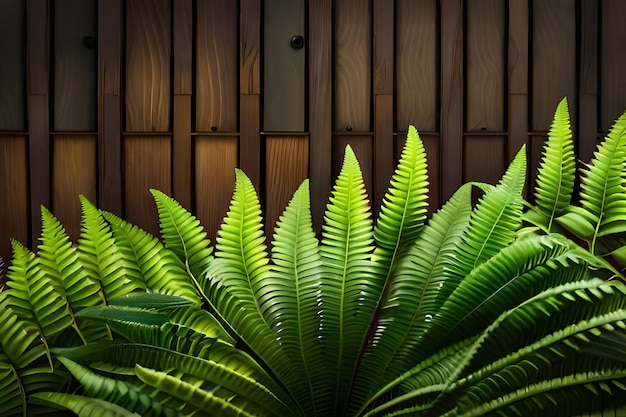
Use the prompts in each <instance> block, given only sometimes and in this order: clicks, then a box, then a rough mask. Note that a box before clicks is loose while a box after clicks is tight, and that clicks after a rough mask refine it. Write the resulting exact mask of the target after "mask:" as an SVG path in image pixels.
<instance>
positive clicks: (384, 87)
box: [373, 0, 395, 94]
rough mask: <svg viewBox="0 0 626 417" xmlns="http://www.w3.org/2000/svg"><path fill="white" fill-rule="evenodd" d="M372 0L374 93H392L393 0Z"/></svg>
mask: <svg viewBox="0 0 626 417" xmlns="http://www.w3.org/2000/svg"><path fill="white" fill-rule="evenodd" d="M373 1H374V4H373V8H374V11H373V14H374V27H373V33H374V39H373V40H374V45H373V47H374V94H393V85H394V84H393V71H394V67H393V60H394V56H393V50H394V3H395V0H373Z"/></svg>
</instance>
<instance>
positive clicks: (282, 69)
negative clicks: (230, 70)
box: [263, 0, 307, 132]
mask: <svg viewBox="0 0 626 417" xmlns="http://www.w3.org/2000/svg"><path fill="white" fill-rule="evenodd" d="M264 19H265V20H264V25H263V27H264V38H263V68H264V71H263V74H264V75H263V78H264V84H263V130H265V131H274V132H280V131H283V132H284V131H286V132H302V131H304V111H305V110H304V89H305V74H304V62H305V59H306V49H307V48H306V47H305V46H304V43H305V40H304V0H271V1H266V2H265V14H264ZM294 36H300V38H299V39H300V40H301V42H302V44H301V45H300V44H296V46H300V47H299V48H297V47H294V43H293V42H292V38H293V37H294Z"/></svg>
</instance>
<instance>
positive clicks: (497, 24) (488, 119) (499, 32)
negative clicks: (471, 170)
mask: <svg viewBox="0 0 626 417" xmlns="http://www.w3.org/2000/svg"><path fill="white" fill-rule="evenodd" d="M466 7H467V32H466V36H467V39H466V51H465V59H466V65H467V67H466V71H467V73H466V75H465V77H466V80H467V84H466V97H465V100H466V104H465V108H466V110H465V123H466V125H465V130H466V131H492V132H493V131H498V132H500V131H502V130H504V115H505V109H506V105H505V92H504V91H505V74H506V70H505V69H506V64H505V46H504V45H505V26H506V14H505V12H506V4H505V2H503V1H501V0H468V1H467V4H466Z"/></svg>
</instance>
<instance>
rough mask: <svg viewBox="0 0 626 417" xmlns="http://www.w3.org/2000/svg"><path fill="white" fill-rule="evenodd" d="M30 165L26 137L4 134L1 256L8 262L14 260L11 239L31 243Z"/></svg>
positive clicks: (0, 168)
mask: <svg viewBox="0 0 626 417" xmlns="http://www.w3.org/2000/svg"><path fill="white" fill-rule="evenodd" d="M27 165H28V164H27V146H26V139H25V138H24V137H19V136H15V137H13V136H0V195H2V196H3V197H2V198H1V199H0V230H2V233H0V259H4V262H5V263H6V264H8V263H9V261H10V260H11V242H10V239H11V238H13V239H17V240H18V241H20V242H22V243H23V244H25V245H26V244H28V239H29V233H28V227H29V224H28V223H29V219H28V213H29V210H28V168H27ZM37 220H39V219H37ZM0 270H1V268H0Z"/></svg>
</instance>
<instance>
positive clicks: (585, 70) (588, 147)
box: [570, 0, 626, 161]
mask: <svg viewBox="0 0 626 417" xmlns="http://www.w3.org/2000/svg"><path fill="white" fill-rule="evenodd" d="M580 7H581V13H580V19H581V23H580V25H581V29H580V32H581V33H580V86H579V88H578V103H579V114H580V122H579V126H578V158H579V159H580V160H582V161H590V160H591V157H592V155H593V151H594V150H595V148H596V142H597V132H598V17H599V11H598V7H599V5H598V2H597V1H591V0H582V2H581V5H580ZM624 10H626V8H625V9H624ZM624 17H625V18H626V14H625V15H624ZM624 33H626V31H625V32H624ZM625 40H626V37H625ZM624 63H626V60H624ZM622 78H623V77H622ZM624 86H625V87H626V83H625V84H624ZM624 97H626V94H625V95H624ZM570 111H571V109H570Z"/></svg>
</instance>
